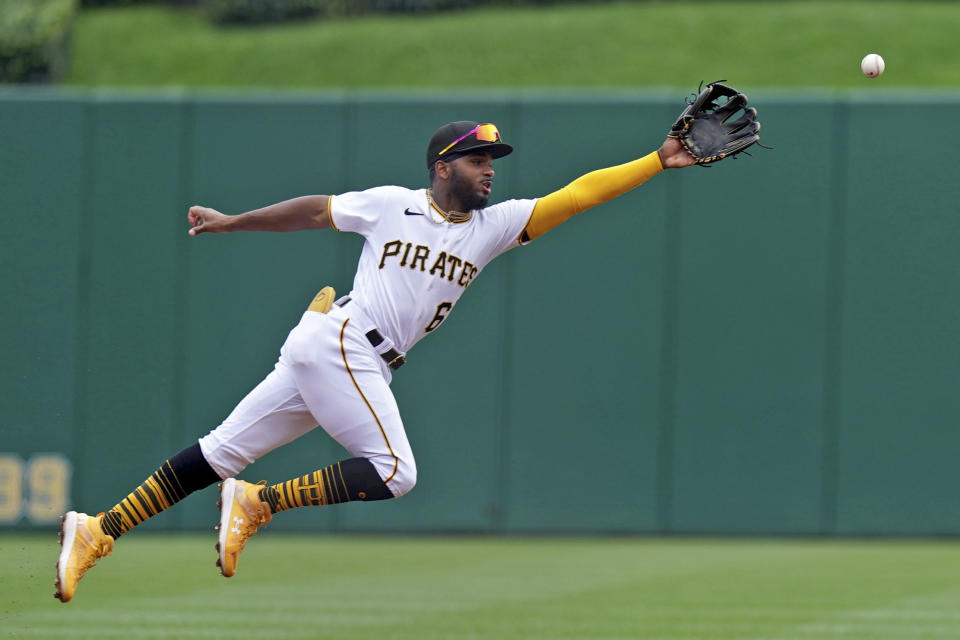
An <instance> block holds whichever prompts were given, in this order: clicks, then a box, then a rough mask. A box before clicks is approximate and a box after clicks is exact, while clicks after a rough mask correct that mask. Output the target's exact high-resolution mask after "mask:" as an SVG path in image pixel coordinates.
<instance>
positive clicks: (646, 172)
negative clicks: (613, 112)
mask: <svg viewBox="0 0 960 640" xmlns="http://www.w3.org/2000/svg"><path fill="white" fill-rule="evenodd" d="M661 171H663V165H662V164H661V163H660V155H659V154H658V153H657V152H656V151H654V152H653V153H650V154H648V155H646V156H644V157H642V158H640V159H639V160H634V161H633V162H628V163H626V164H621V165H617V166H616V167H609V168H607V169H599V170H597V171H591V172H590V173H588V174H586V175H584V176H580V177H579V178H577V179H576V180H574V181H573V182H571V183H570V184H568V185H567V186H565V187H564V188H562V189H560V190H558V191H554V192H553V193H551V194H550V195H547V196H544V197H542V198H540V199H539V200H537V204H536V205H535V206H534V208H533V213H532V214H531V215H530V220H529V221H528V222H527V226H526V228H524V230H523V235H522V236H521V238H522V240H523V241H524V242H527V241H529V240H533V239H534V238H537V237H539V236H542V235H543V234H545V233H546V232H547V231H550V229H553V228H554V227H556V226H557V225H559V224H560V223H562V222H566V221H567V220H569V219H570V218H572V217H573V216H574V215H576V214H578V213H580V212H581V211H586V210H587V209H589V208H590V207H593V206H596V205H598V204H600V203H601V202H606V201H607V200H611V199H613V198H615V197H617V196H619V195H620V194H622V193H626V192H627V191H630V190H631V189H633V188H634V187H638V186H640V185H641V184H643V183H644V182H646V181H647V180H649V179H650V178H652V177H653V176H655V175H657V174H658V173H660V172H661Z"/></svg>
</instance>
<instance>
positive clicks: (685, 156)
mask: <svg viewBox="0 0 960 640" xmlns="http://www.w3.org/2000/svg"><path fill="white" fill-rule="evenodd" d="M657 153H658V154H660V164H662V165H663V168H664V169H679V168H680V167H689V166H690V165H692V164H696V160H694V159H693V156H692V155H690V154H689V153H687V150H686V149H684V148H683V145H682V144H680V141H679V140H677V139H676V138H667V139H666V140H664V141H663V144H662V145H661V146H660V148H659V149H658V150H657Z"/></svg>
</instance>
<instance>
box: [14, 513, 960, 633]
mask: <svg viewBox="0 0 960 640" xmlns="http://www.w3.org/2000/svg"><path fill="white" fill-rule="evenodd" d="M213 542H214V537H213V534H212V533H211V534H210V535H204V536H199V535H193V534H191V535H163V534H154V533H141V534H140V535H138V534H137V533H136V532H134V533H132V534H130V535H129V536H128V537H125V538H123V539H121V540H120V541H119V542H118V544H117V548H116V550H115V551H114V554H113V555H112V556H110V557H108V558H106V559H104V560H101V562H100V564H98V565H97V566H96V567H94V568H93V569H92V570H91V571H90V572H89V573H88V574H87V576H86V577H85V578H84V580H83V581H82V582H81V584H80V589H79V591H78V594H77V596H76V598H75V599H74V600H73V601H72V602H70V603H68V604H61V603H60V602H58V601H56V600H54V599H53V597H52V594H53V586H52V584H53V580H54V570H53V563H54V562H55V560H56V555H57V552H58V547H57V545H56V542H55V541H54V536H53V535H48V536H45V537H36V536H31V537H27V536H10V535H7V536H0V575H2V581H0V620H2V624H0V637H3V638H97V639H104V638H130V639H140V638H186V639H189V638H251V639H253V638H284V639H294V638H349V639H351V640H364V639H367V638H370V639H374V638H375V639H377V640H389V639H410V640H415V639H416V640H423V639H429V638H438V639H439V638H444V639H448V638H456V639H470V638H476V639H480V638H484V639H486V638H491V639H493V638H496V639H504V638H520V639H544V640H547V639H563V638H567V639H574V638H582V639H584V640H599V639H613V638H618V639H626V638H638V639H640V638H642V639H645V640H646V639H664V640H667V639H670V640H680V639H683V640H715V639H725V640H731V639H765V640H772V639H777V640H793V639H798V640H828V639H829V640H834V639H838V638H843V639H848V638H850V639H852V638H857V639H863V640H884V639H889V640H914V639H921V638H924V639H943V640H948V639H949V640H955V639H956V638H960V573H958V572H957V567H958V566H960V542H957V541H943V542H937V541H928V542H917V541H793V540H713V539H667V540H665V539H657V538H627V537H614V538H509V537H507V538H479V537H381V536H371V537H354V538H347V537H331V536H303V535H289V534H280V533H272V534H271V532H270V531H269V529H267V530H266V531H265V532H264V533H262V534H260V535H259V536H258V537H256V538H254V539H253V540H252V541H251V542H250V544H249V545H248V547H247V551H246V552H245V554H244V556H243V558H242V559H241V563H240V570H239V572H238V574H237V576H236V577H234V578H231V579H229V580H227V579H225V578H222V577H220V576H219V575H218V572H217V569H216V568H215V567H214V561H215V553H214V551H213V548H212V547H213Z"/></svg>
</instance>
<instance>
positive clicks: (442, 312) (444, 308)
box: [423, 302, 453, 333]
mask: <svg viewBox="0 0 960 640" xmlns="http://www.w3.org/2000/svg"><path fill="white" fill-rule="evenodd" d="M451 309H453V303H452V302H441V303H440V304H438V305H437V315H435V316H433V320H431V321H430V324H428V325H427V326H426V327H425V328H424V330H423V332H424V333H430V332H431V331H433V330H434V329H436V328H437V327H439V326H440V323H441V322H443V321H444V320H446V319H447V314H448V313H450V310H451Z"/></svg>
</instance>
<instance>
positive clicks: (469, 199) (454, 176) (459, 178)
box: [450, 164, 490, 212]
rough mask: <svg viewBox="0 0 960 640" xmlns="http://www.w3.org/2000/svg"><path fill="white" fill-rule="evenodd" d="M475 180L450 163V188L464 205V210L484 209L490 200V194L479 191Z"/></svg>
mask: <svg viewBox="0 0 960 640" xmlns="http://www.w3.org/2000/svg"><path fill="white" fill-rule="evenodd" d="M476 189H477V185H476V183H475V182H473V181H472V180H470V179H469V178H467V177H466V176H464V175H463V174H461V173H460V172H459V171H457V167H456V166H455V165H452V164H451V165H450V190H451V191H452V192H453V194H454V196H455V197H456V198H457V200H459V201H460V204H461V205H462V206H463V209H464V212H467V211H472V210H474V209H483V208H484V207H486V206H487V202H489V201H490V196H489V195H487V194H485V193H477V191H476Z"/></svg>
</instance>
